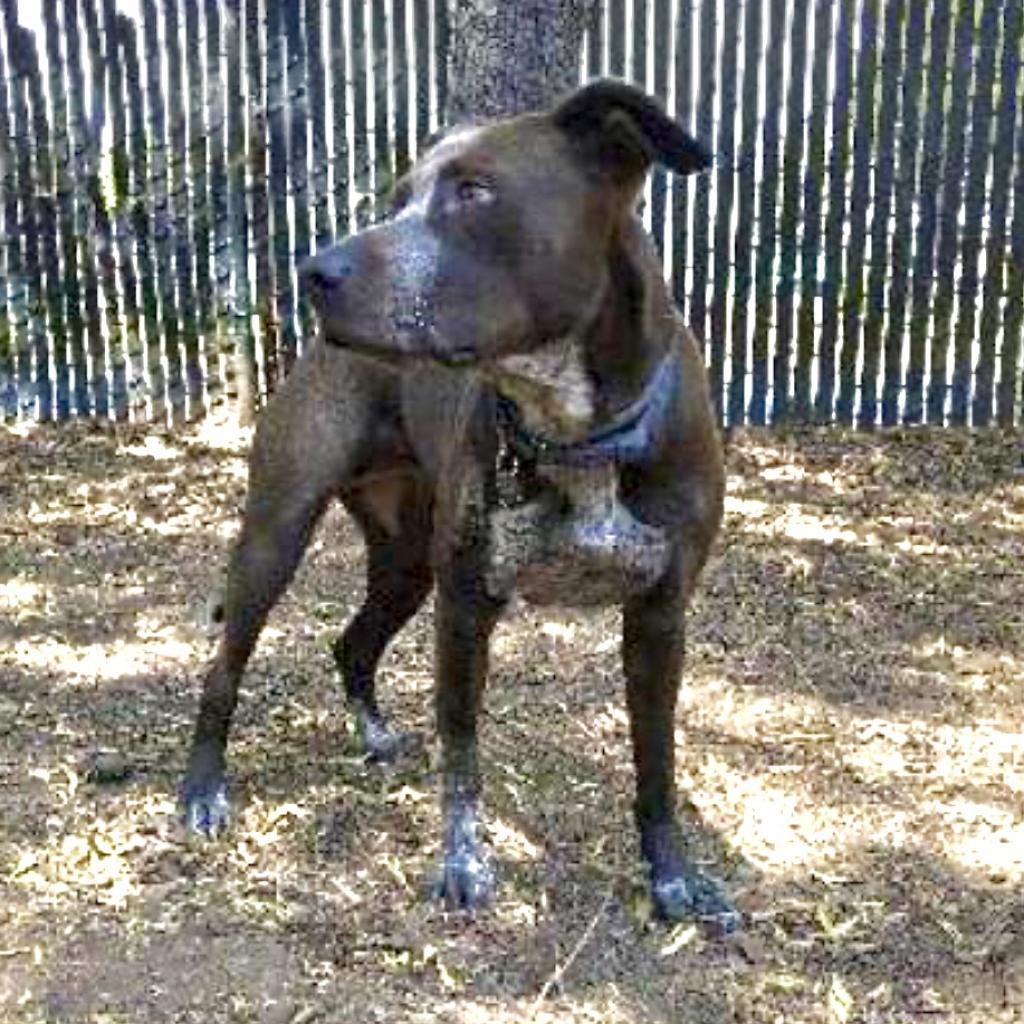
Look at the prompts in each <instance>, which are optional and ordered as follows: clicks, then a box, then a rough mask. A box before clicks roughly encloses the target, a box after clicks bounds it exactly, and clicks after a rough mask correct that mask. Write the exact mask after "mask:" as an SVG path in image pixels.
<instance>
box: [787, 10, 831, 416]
mask: <svg viewBox="0 0 1024 1024" xmlns="http://www.w3.org/2000/svg"><path fill="white" fill-rule="evenodd" d="M834 6H835V5H834V4H833V3H832V0H817V3H816V4H815V11H814V43H813V51H812V52H813V56H814V60H813V64H812V67H811V97H810V100H811V112H810V127H809V129H808V136H807V154H806V157H805V164H804V183H803V201H804V210H803V240H802V242H801V246H800V306H799V309H798V311H797V323H796V367H795V369H794V373H793V409H794V415H795V417H796V419H798V420H804V421H807V420H810V419H811V418H812V417H813V410H812V406H811V387H812V383H811V378H812V375H813V371H814V348H815V340H816V335H817V331H818V325H817V323H816V320H817V316H816V312H817V305H818V261H819V253H820V246H821V230H822V217H821V215H822V206H823V202H824V194H825V115H826V113H827V106H826V104H827V102H828V96H829V90H828V67H829V57H830V50H831V42H832V33H833V28H834V26H833V20H832V11H833V8H834Z"/></svg>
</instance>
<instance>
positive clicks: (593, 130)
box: [551, 79, 713, 184]
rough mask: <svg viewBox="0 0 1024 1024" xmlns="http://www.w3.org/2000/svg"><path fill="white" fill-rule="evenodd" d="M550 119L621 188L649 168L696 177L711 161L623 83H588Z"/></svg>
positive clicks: (656, 106)
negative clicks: (661, 168)
mask: <svg viewBox="0 0 1024 1024" xmlns="http://www.w3.org/2000/svg"><path fill="white" fill-rule="evenodd" d="M551 116H552V119H553V120H554V123H555V124H556V125H557V126H558V127H559V128H561V129H562V131H564V132H565V133H566V134H567V135H568V136H569V137H570V138H571V139H572V141H573V142H574V143H575V144H576V145H577V146H578V147H579V149H580V151H581V153H582V154H583V156H584V158H585V159H586V160H587V162H588V163H590V164H591V165H592V166H595V167H596V168H597V169H599V170H600V171H602V172H604V173H606V174H608V175H609V176H610V177H611V178H612V179H613V180H615V181H617V182H619V183H622V184H627V183H630V182H632V181H635V180H636V179H637V178H640V177H642V176H643V175H644V174H646V173H647V171H648V170H649V169H650V166H651V164H652V163H659V164H663V165H664V166H665V167H667V168H668V169H669V170H672V171H675V172H676V174H694V173H696V172H697V171H703V170H705V169H706V168H708V167H710V166H711V164H712V161H713V157H712V155H711V152H710V151H709V150H708V149H707V147H706V146H704V145H703V144H702V143H700V142H698V141H697V139H695V138H693V136H691V135H689V134H687V133H686V132H685V131H683V129H682V127H681V126H680V125H678V124H676V122H675V121H673V120H672V118H670V117H669V116H668V114H666V113H665V111H664V109H663V108H662V106H661V104H660V103H659V102H658V101H657V100H656V99H655V98H654V97H653V96H649V95H648V94H647V93H645V92H643V91H642V90H641V89H638V88H637V87H636V86H634V85H629V84H628V83H627V82H619V81H616V80H615V79H599V80H597V81H595V82H591V83H590V84H588V85H585V86H583V87H582V88H581V89H577V90H576V92H574V93H572V95H571V96H569V97H568V98H567V99H565V100H564V101H563V102H562V103H561V104H560V105H559V106H558V107H556V108H555V110H554V112H553V113H552V115H551Z"/></svg>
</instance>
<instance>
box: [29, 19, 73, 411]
mask: <svg viewBox="0 0 1024 1024" xmlns="http://www.w3.org/2000/svg"><path fill="white" fill-rule="evenodd" d="M27 45H28V49H29V53H28V57H29V63H30V68H31V73H30V76H29V97H28V99H29V112H30V119H31V123H32V143H33V148H34V150H35V174H36V209H37V217H36V230H37V231H38V233H39V245H40V260H41V263H42V266H41V272H42V274H43V279H44V284H43V288H44V291H43V294H42V296H41V302H42V304H43V306H44V309H41V310H40V311H39V329H40V331H41V332H42V335H43V336H42V338H41V339H40V341H41V344H40V345H39V346H38V347H37V351H36V388H37V390H38V396H39V418H40V419H42V420H49V419H53V418H54V416H55V415H56V409H55V405H54V399H55V396H54V386H53V380H52V376H51V374H52V371H54V370H55V361H54V355H55V353H56V352H58V351H60V350H61V349H62V348H63V347H64V346H65V345H66V343H67V340H66V336H65V333H64V307H63V302H62V297H61V281H60V258H59V256H58V250H57V245H58V238H57V207H56V202H55V199H54V179H53V156H52V154H51V150H50V147H51V138H50V121H49V117H48V115H47V110H46V95H45V90H44V83H43V76H42V69H41V67H40V63H39V53H38V50H37V47H36V43H35V39H34V38H32V39H31V40H30V41H28V44H27Z"/></svg>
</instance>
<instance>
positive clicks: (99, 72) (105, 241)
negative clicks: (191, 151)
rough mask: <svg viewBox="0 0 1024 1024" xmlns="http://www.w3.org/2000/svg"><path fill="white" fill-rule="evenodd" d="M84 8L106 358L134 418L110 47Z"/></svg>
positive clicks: (121, 415) (118, 402)
mask: <svg viewBox="0 0 1024 1024" xmlns="http://www.w3.org/2000/svg"><path fill="white" fill-rule="evenodd" d="M82 13H83V19H84V22H85V34H86V40H87V45H88V49H89V69H90V73H91V98H92V103H91V110H90V112H89V124H90V128H91V132H92V139H93V143H92V147H91V150H92V152H91V159H90V166H89V180H88V192H89V201H90V205H91V206H92V225H91V226H92V232H91V236H90V237H91V240H92V247H93V256H94V262H95V265H96V268H97V270H98V272H99V284H100V288H101V289H102V295H103V305H104V309H105V314H106V315H105V321H106V323H105V332H104V333H105V348H106V351H105V360H104V361H105V363H106V367H107V371H108V374H109V379H110V398H109V401H110V412H111V414H112V415H113V416H114V418H115V419H118V420H123V419H127V418H128V393H127V377H126V372H125V363H124V343H125V342H124V322H123V320H122V317H121V298H120V295H119V294H118V280H117V259H116V255H115V249H114V226H113V223H112V220H111V216H110V210H109V208H108V207H109V206H110V205H113V202H114V197H113V195H112V194H111V192H112V189H111V188H110V185H111V182H110V180H109V177H107V180H106V181H104V180H103V178H102V176H101V172H102V162H103V145H104V132H105V131H106V127H107V117H108V110H107V95H106V78H107V52H106V40H105V38H104V37H103V35H102V33H101V31H100V18H99V11H98V9H97V6H96V0H83V3H82Z"/></svg>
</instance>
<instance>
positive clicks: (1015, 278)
mask: <svg viewBox="0 0 1024 1024" xmlns="http://www.w3.org/2000/svg"><path fill="white" fill-rule="evenodd" d="M1018 47H1019V43H1018ZM1014 165H1015V167H1016V172H1015V175H1016V176H1015V178H1014V185H1013V227H1012V228H1011V232H1010V237H1011V242H1010V272H1009V276H1008V280H1007V284H1006V308H1005V309H1004V312H1003V351H1002V357H1001V359H1000V377H999V393H998V412H997V415H998V417H999V422H1000V424H1002V425H1003V426H1011V425H1012V424H1013V422H1014V416H1015V411H1016V410H1017V409H1019V410H1021V411H1022V412H1024V373H1022V372H1021V370H1020V367H1019V362H1020V352H1021V346H1022V344H1024V125H1021V126H1019V127H1018V129H1017V157H1016V160H1015V161H1014ZM1018 422H1019V421H1018Z"/></svg>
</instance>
